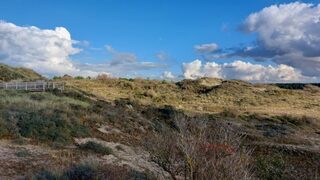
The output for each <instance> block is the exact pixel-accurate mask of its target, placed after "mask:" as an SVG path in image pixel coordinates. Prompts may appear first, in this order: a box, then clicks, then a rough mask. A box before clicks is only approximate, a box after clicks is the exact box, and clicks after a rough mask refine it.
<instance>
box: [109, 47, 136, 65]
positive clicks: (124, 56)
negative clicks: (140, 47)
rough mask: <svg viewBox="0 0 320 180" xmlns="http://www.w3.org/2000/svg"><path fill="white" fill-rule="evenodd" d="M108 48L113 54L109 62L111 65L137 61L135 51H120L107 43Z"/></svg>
mask: <svg viewBox="0 0 320 180" xmlns="http://www.w3.org/2000/svg"><path fill="white" fill-rule="evenodd" d="M106 49H107V51H108V52H109V53H111V54H112V56H113V57H112V60H111V61H110V63H109V64H110V65H111V66H116V65H121V64H126V63H135V62H137V56H136V55H135V54H134V53H129V52H118V51H116V50H115V49H114V48H113V47H112V46H110V45H106Z"/></svg>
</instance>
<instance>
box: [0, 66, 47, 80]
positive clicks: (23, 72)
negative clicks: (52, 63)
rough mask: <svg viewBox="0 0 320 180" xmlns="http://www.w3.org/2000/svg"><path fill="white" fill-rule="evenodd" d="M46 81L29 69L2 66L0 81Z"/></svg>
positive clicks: (0, 68)
mask: <svg viewBox="0 0 320 180" xmlns="http://www.w3.org/2000/svg"><path fill="white" fill-rule="evenodd" d="M41 79H44V78H43V77H42V76H41V75H40V74H38V73H36V72H34V71H33V70H31V69H27V68H13V67H10V66H7V65H4V64H0V81H11V80H25V81H32V80H41Z"/></svg>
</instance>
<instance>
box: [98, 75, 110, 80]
mask: <svg viewBox="0 0 320 180" xmlns="http://www.w3.org/2000/svg"><path fill="white" fill-rule="evenodd" d="M108 79H110V77H109V76H108V75H107V74H99V75H98V76H97V77H96V80H99V81H102V82H104V81H107V80H108Z"/></svg>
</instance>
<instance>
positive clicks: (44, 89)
mask: <svg viewBox="0 0 320 180" xmlns="http://www.w3.org/2000/svg"><path fill="white" fill-rule="evenodd" d="M42 90H43V91H46V88H45V82H43V83H42Z"/></svg>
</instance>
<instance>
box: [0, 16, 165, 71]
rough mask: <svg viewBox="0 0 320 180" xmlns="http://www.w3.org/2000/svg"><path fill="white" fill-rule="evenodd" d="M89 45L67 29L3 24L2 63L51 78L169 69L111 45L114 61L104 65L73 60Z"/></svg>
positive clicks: (0, 36)
mask: <svg viewBox="0 0 320 180" xmlns="http://www.w3.org/2000/svg"><path fill="white" fill-rule="evenodd" d="M89 45H90V43H89V42H87V41H77V40H73V39H72V38H71V35H70V33H69V31H68V30H67V29H65V28H64V27H57V28H55V29H53V30H50V29H40V28H37V27H34V26H26V27H22V26H17V25H15V24H12V23H8V22H5V21H0V62H1V63H5V64H9V65H13V66H22V67H27V68H31V69H34V70H36V71H37V72H39V73H41V74H44V75H47V76H52V75H63V74H70V75H82V76H96V75H98V74H101V73H103V74H110V73H111V74H113V75H115V76H117V75H118V76H125V75H128V74H135V73H137V72H138V71H147V70H151V69H156V68H162V67H165V65H164V64H160V63H154V62H149V61H141V60H139V59H138V58H137V56H136V55H135V54H134V53H129V52H119V51H117V50H115V49H114V48H113V47H111V46H109V45H108V46H106V50H107V51H108V52H109V53H110V54H111V56H112V58H111V59H110V60H106V61H105V62H104V63H102V64H92V63H80V62H78V61H73V60H72V59H71V56H72V55H75V54H77V53H79V52H80V51H82V49H79V48H77V47H79V46H82V47H88V46H89Z"/></svg>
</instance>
